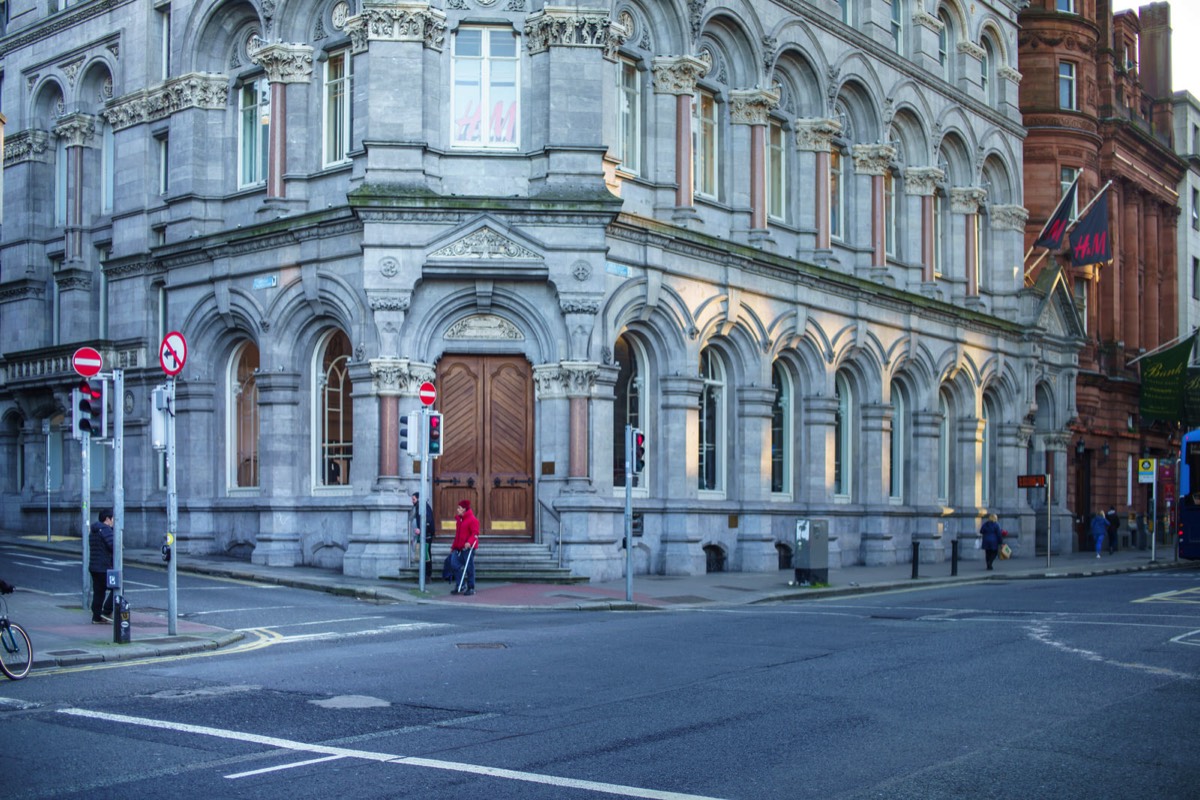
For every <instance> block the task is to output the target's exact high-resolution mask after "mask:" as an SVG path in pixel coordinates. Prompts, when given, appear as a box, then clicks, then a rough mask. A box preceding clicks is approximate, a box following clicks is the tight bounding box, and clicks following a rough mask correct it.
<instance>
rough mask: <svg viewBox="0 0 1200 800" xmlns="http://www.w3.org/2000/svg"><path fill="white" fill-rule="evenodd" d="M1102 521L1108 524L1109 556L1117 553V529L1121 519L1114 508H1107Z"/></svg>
mask: <svg viewBox="0 0 1200 800" xmlns="http://www.w3.org/2000/svg"><path fill="white" fill-rule="evenodd" d="M1104 519H1105V520H1106V521H1107V522H1108V554H1109V555H1110V556H1111V555H1113V554H1114V553H1116V552H1117V529H1118V528H1120V527H1121V517H1120V516H1118V515H1117V509H1116V508H1115V507H1114V506H1109V507H1108V513H1107V514H1105V515H1104Z"/></svg>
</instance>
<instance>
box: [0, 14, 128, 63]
mask: <svg viewBox="0 0 1200 800" xmlns="http://www.w3.org/2000/svg"><path fill="white" fill-rule="evenodd" d="M132 2H135V0H100V2H93V3H87V4H81V5H79V6H77V7H75V8H72V9H67V11H66V12H60V13H58V14H56V15H54V16H52V17H49V18H47V19H46V21H45V24H42V25H36V26H34V27H33V28H32V29H30V30H27V31H25V32H24V33H22V34H20V35H18V36H13V37H12V38H6V39H5V40H4V41H3V42H0V58H3V57H4V56H6V55H8V54H9V53H13V52H16V51H17V50H21V49H23V48H25V47H29V46H30V45H32V44H36V43H38V42H40V41H43V40H45V39H51V38H54V37H56V36H58V35H59V34H60V33H62V32H63V31H66V30H69V29H71V28H74V27H75V26H76V25H80V24H81V23H84V22H87V21H88V20H90V19H96V18H98V17H104V16H107V15H108V14H110V13H112V12H113V11H115V10H116V9H118V8H120V7H121V6H124V5H128V4H130V3H132Z"/></svg>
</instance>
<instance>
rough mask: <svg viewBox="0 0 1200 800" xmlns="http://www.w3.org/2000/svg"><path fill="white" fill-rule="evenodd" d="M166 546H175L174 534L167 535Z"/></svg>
mask: <svg viewBox="0 0 1200 800" xmlns="http://www.w3.org/2000/svg"><path fill="white" fill-rule="evenodd" d="M167 544H175V534H173V533H168V534H167Z"/></svg>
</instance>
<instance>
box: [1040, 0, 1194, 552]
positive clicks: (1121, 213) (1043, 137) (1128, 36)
mask: <svg viewBox="0 0 1200 800" xmlns="http://www.w3.org/2000/svg"><path fill="white" fill-rule="evenodd" d="M1020 22H1021V34H1020V37H1021V38H1020V43H1021V45H1020V58H1021V71H1022V74H1023V75H1025V81H1024V82H1023V91H1022V95H1021V110H1022V112H1023V115H1024V121H1025V125H1026V127H1028V129H1029V135H1028V136H1027V138H1026V140H1025V186H1026V195H1025V196H1026V205H1027V206H1028V208H1029V209H1030V212H1031V216H1030V219H1029V227H1028V229H1027V232H1026V233H1027V236H1026V240H1027V242H1029V243H1032V242H1033V241H1034V239H1035V238H1036V237H1037V234H1038V231H1039V230H1040V228H1041V226H1042V224H1043V223H1044V222H1045V220H1046V219H1047V218H1048V217H1049V215H1050V214H1051V212H1052V211H1053V209H1054V207H1055V205H1056V204H1057V203H1058V199H1059V197H1061V196H1062V192H1063V191H1065V189H1066V187H1067V186H1069V184H1070V182H1071V180H1072V179H1073V178H1074V176H1075V175H1076V174H1079V175H1080V178H1079V190H1078V194H1077V204H1078V209H1079V210H1080V211H1082V210H1083V209H1084V208H1085V205H1086V204H1087V203H1088V202H1090V201H1091V200H1092V199H1093V198H1094V197H1095V196H1096V194H1097V193H1098V192H1099V191H1100V190H1101V188H1102V187H1105V186H1109V185H1110V184H1109V182H1110V181H1111V188H1110V189H1109V233H1110V236H1111V240H1112V251H1113V261H1112V263H1111V265H1103V266H1094V267H1085V268H1082V269H1071V268H1070V266H1069V265H1068V266H1066V267H1065V269H1064V272H1063V276H1064V279H1065V280H1067V281H1069V282H1070V284H1071V286H1072V288H1073V293H1074V296H1075V301H1076V304H1077V306H1078V308H1079V309H1080V312H1081V315H1082V317H1083V318H1084V320H1085V324H1086V328H1087V344H1086V346H1085V347H1084V348H1083V349H1082V351H1081V352H1080V355H1079V368H1080V369H1079V378H1078V385H1077V389H1076V394H1077V405H1078V411H1079V417H1078V419H1076V420H1073V421H1072V442H1071V453H1072V462H1071V467H1072V476H1071V491H1070V499H1069V501H1068V502H1069V505H1070V508H1071V509H1072V510H1073V511H1074V512H1075V513H1076V516H1077V518H1078V519H1080V520H1086V518H1087V516H1088V514H1090V513H1094V512H1095V511H1096V510H1104V509H1107V508H1108V507H1109V506H1110V505H1111V506H1115V507H1116V509H1117V511H1118V513H1120V514H1121V515H1122V516H1126V515H1128V514H1149V511H1150V508H1149V506H1150V499H1149V497H1150V495H1149V493H1148V489H1149V486H1148V485H1141V486H1139V485H1138V484H1137V483H1136V481H1137V469H1136V464H1135V463H1134V460H1135V459H1137V458H1139V457H1143V456H1146V457H1156V458H1163V459H1171V458H1174V457H1176V455H1177V454H1176V453H1175V452H1174V451H1175V448H1176V446H1177V444H1178V435H1177V433H1176V431H1175V430H1174V426H1171V425H1167V424H1166V423H1163V422H1154V421H1151V422H1145V421H1143V420H1142V419H1141V417H1140V416H1139V370H1138V366H1137V365H1136V363H1135V362H1134V359H1136V358H1137V356H1139V355H1141V354H1143V353H1147V352H1150V351H1152V350H1154V349H1156V348H1158V347H1159V346H1160V345H1163V344H1166V343H1169V342H1171V341H1172V340H1174V339H1175V337H1176V336H1177V335H1178V334H1179V330H1178V318H1177V315H1176V313H1175V310H1176V309H1177V308H1178V302H1179V300H1178V287H1179V282H1178V270H1177V267H1176V265H1177V257H1176V247H1177V244H1176V242H1177V230H1178V224H1179V220H1178V217H1179V198H1178V195H1177V191H1176V189H1177V187H1178V186H1179V182H1180V180H1181V179H1182V177H1183V163H1182V161H1181V160H1180V159H1179V158H1178V157H1177V156H1176V155H1175V153H1174V150H1173V144H1172V139H1173V130H1172V128H1173V122H1172V120H1173V112H1172V93H1171V69H1170V63H1169V55H1170V48H1169V41H1170V7H1169V6H1168V4H1167V3H1162V2H1160V3H1151V4H1149V5H1147V6H1143V7H1142V8H1141V9H1140V10H1139V11H1138V12H1137V13H1134V12H1123V13H1120V14H1117V15H1116V16H1114V15H1113V13H1112V4H1111V2H1109V0H1072V2H1065V0H1035V2H1032V3H1030V5H1029V7H1028V8H1026V9H1025V10H1024V11H1022V12H1021V16H1020ZM1060 258H1062V259H1064V261H1063V263H1068V262H1067V261H1066V260H1065V258H1066V257H1065V256H1062V257H1060ZM1057 268H1058V264H1057V263H1056V258H1055V257H1051V258H1049V259H1047V260H1045V261H1043V262H1042V264H1041V265H1040V266H1039V267H1038V268H1037V269H1036V270H1035V274H1041V273H1042V272H1043V271H1053V270H1057ZM1076 534H1077V537H1078V539H1077V541H1078V543H1079V545H1080V546H1084V545H1085V544H1086V541H1085V539H1086V536H1087V533H1086V530H1085V524H1084V523H1083V522H1081V523H1080V524H1079V525H1078V527H1077V531H1076Z"/></svg>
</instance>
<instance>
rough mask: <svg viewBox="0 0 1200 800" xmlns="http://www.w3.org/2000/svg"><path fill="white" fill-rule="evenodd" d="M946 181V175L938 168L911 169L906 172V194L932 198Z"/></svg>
mask: <svg viewBox="0 0 1200 800" xmlns="http://www.w3.org/2000/svg"><path fill="white" fill-rule="evenodd" d="M944 180H946V173H945V172H943V171H942V170H940V169H938V168H937V167H909V168H908V169H906V170H904V193H905V194H908V195H916V196H920V197H932V196H933V193H934V192H935V191H937V187H938V184H939V183H941V182H942V181H944Z"/></svg>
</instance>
